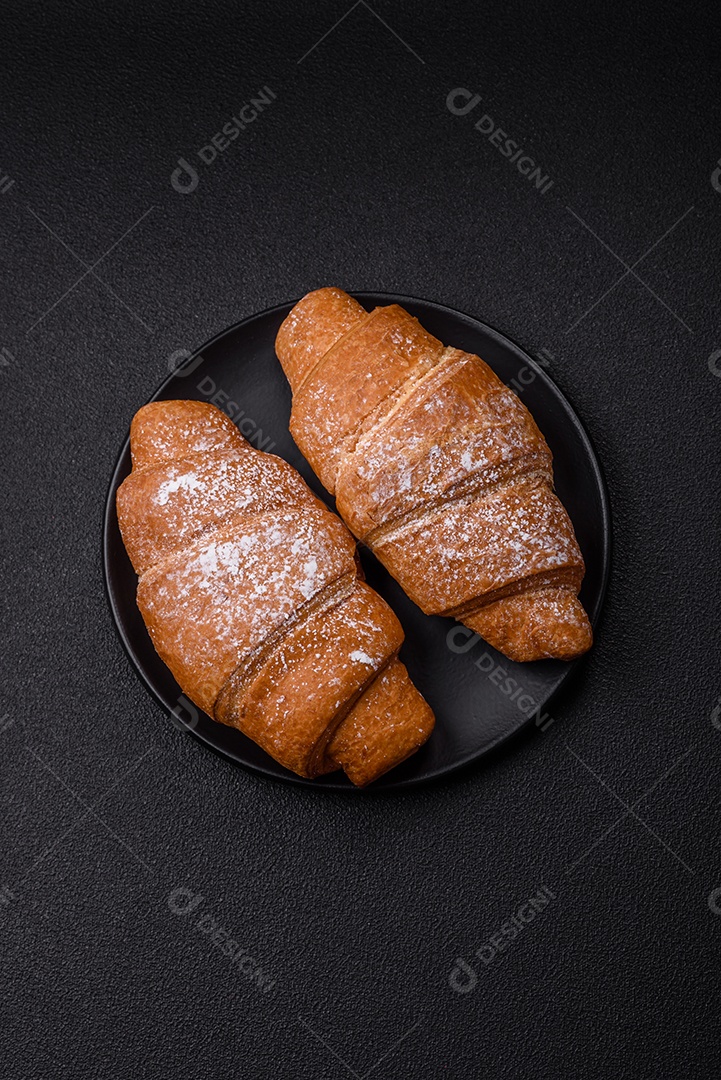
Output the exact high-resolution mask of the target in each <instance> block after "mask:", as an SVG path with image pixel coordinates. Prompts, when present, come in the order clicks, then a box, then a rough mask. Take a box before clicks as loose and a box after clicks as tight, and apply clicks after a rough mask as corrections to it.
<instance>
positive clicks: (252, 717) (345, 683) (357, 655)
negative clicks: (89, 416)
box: [117, 401, 433, 785]
mask: <svg viewBox="0 0 721 1080" xmlns="http://www.w3.org/2000/svg"><path fill="white" fill-rule="evenodd" d="M131 453H132V459H133V470H132V472H131V474H130V475H129V476H128V477H127V478H126V479H125V481H124V482H123V484H122V485H121V486H120V488H119V490H118V494H117V509H118V521H119V524H120V529H121V533H122V536H123V540H124V542H125V546H126V549H127V551H128V554H129V556H130V559H131V561H132V563H133V566H134V567H135V570H136V572H137V573H138V575H139V582H138V593H137V600H138V606H139V608H140V611H141V614H142V616H143V619H144V620H145V624H146V626H147V628H148V632H149V634H150V637H151V639H152V641H153V644H154V645H155V648H156V649H157V651H158V653H159V655H160V656H161V657H162V659H163V660H164V661H165V663H166V664H167V665H168V667H169V668H170V670H171V671H172V673H173V675H174V676H175V678H176V680H177V682H178V684H179V685H180V687H181V688H182V690H183V692H184V693H185V694H186V695H187V696H188V697H189V698H190V699H191V700H192V701H194V702H195V703H196V704H197V705H198V706H199V707H200V708H202V709H203V710H205V711H206V712H207V713H208V714H209V715H210V716H212V717H213V718H214V719H216V720H218V721H220V722H221V723H225V724H229V725H231V726H234V727H237V728H239V729H240V730H241V731H243V732H244V733H245V734H246V735H248V736H249V737H250V738H252V739H254V740H255V742H257V743H258V744H259V745H260V746H262V747H263V749H264V750H266V751H267V752H268V753H269V754H271V755H272V756H273V757H274V758H275V759H276V760H277V761H279V762H280V763H281V764H283V765H284V766H285V767H286V768H289V769H291V770H293V771H294V772H296V773H298V774H299V775H301V776H307V777H313V776H317V775H319V774H321V773H324V772H328V771H331V770H332V769H334V768H343V769H345V771H346V773H347V774H348V775H349V776H350V778H351V779H352V780H353V782H354V783H358V784H360V785H363V784H366V783H370V782H371V781H372V780H375V779H376V778H377V777H378V776H380V775H382V773H384V772H386V771H387V770H388V769H390V768H392V767H393V766H394V765H395V764H397V763H398V762H399V761H402V760H404V759H405V758H406V757H407V756H408V754H409V753H412V752H413V750H415V749H417V748H418V747H419V746H421V745H422V743H423V742H425V740H426V739H427V738H428V736H429V735H430V732H431V730H432V727H433V714H432V713H431V710H430V709H429V708H428V706H427V704H426V703H425V701H424V700H423V698H421V696H420V695H419V694H418V692H417V691H416V690H415V688H414V687H413V685H412V684H411V682H410V679H409V678H408V676H407V674H406V675H405V677H404V678H400V681H399V676H398V674H397V669H398V667H399V665H398V662H397V659H396V658H397V653H398V650H399V648H400V646H401V644H402V641H403V632H402V630H401V627H400V624H399V622H398V620H397V619H396V617H395V615H394V614H393V612H392V611H391V609H390V608H389V607H388V605H387V604H386V603H385V601H383V600H382V599H381V597H380V596H378V594H377V593H375V592H374V591H373V590H372V589H371V588H370V587H369V586H368V585H366V584H365V583H364V582H363V581H360V580H359V578H358V564H357V560H356V553H355V543H354V541H353V538H352V537H351V535H350V534H349V532H348V530H347V529H346V528H345V526H344V525H343V524H342V522H341V521H340V519H339V518H337V517H336V515H335V514H333V513H331V511H329V510H328V508H327V507H326V506H325V505H324V504H323V503H322V502H320V500H319V499H317V498H316V497H315V496H314V495H313V493H312V492H311V491H310V489H309V488H308V487H307V485H306V484H305V483H304V482H303V480H302V479H301V477H300V476H299V475H298V474H297V473H296V472H295V470H294V469H293V468H292V467H291V466H290V465H288V464H287V462H285V461H282V460H281V459H280V458H276V457H273V456H271V455H270V454H264V453H262V452H261V451H259V450H256V449H255V448H254V447H252V446H251V445H250V444H249V443H248V442H247V441H246V440H245V439H244V438H243V436H242V435H241V434H240V432H239V431H238V430H237V428H236V427H235V425H234V424H233V423H232V422H231V421H230V420H229V419H228V417H226V416H225V415H224V414H223V413H222V412H220V410H218V409H216V408H214V407H213V406H211V405H208V404H206V403H204V402H195V401H170V402H154V403H152V404H151V405H146V406H144V408H142V409H141V410H140V411H139V412H138V413H137V415H136V417H135V418H134V420H133V423H132V426H131ZM400 667H402V665H400ZM391 669H392V671H393V672H394V678H393V679H392V680H388V679H387V678H385V673H386V670H391ZM403 670H405V669H403ZM346 725H348V734H347V737H346V739H345V740H344V741H342V742H341V743H340V744H339V745H340V746H341V748H342V749H341V751H340V752H339V753H335V752H334V753H333V754H331V753H330V752H329V744H330V743H331V742H332V740H333V739H334V738H335V737H336V736H337V735H338V734H339V733H340V732H341V731H342V729H343V728H345V726H346Z"/></svg>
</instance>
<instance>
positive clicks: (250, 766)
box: [101, 289, 614, 795]
mask: <svg viewBox="0 0 721 1080" xmlns="http://www.w3.org/2000/svg"><path fill="white" fill-rule="evenodd" d="M311 291H313V290H311ZM346 291H348V292H349V295H351V296H353V297H355V298H356V299H358V300H359V301H360V302H361V303H365V301H366V299H367V298H373V299H372V300H371V301H370V302H371V303H377V302H378V301H379V300H380V301H381V303H385V302H388V303H391V304H400V305H403V304H404V303H405V302H407V301H410V302H411V303H412V304H415V303H417V304H421V305H424V306H426V307H430V308H433V309H435V310H436V311H439V312H441V313H443V314H446V315H448V314H450V315H452V316H454V317H456V318H461V319H465V320H468V321H469V322H471V323H473V324H475V325H476V326H477V327H480V328H481V329H482V330H483V331H484V332H485V333H486V334H488V335H490V336H491V337H493V338H494V339H495V340H496V341H497V342H498V343H499V344H500V345H509V344H510V345H511V346H512V347H513V349H515V350H516V351H517V352H518V353H520V354H521V355H522V356H523V358H524V360H525V361H526V362H527V363H528V364H529V365H530V367H531V369H532V370H533V371H534V373H535V377H536V378H539V377H540V379H541V381H542V382H544V383H545V384H546V386H547V387H549V388H550V390H551V391H552V393H553V394H555V395H556V396H557V397H559V398H560V399H561V401H562V402H563V404H564V405H565V406H566V410H567V413H568V415H569V417H570V419H571V421H572V423H573V425H574V427H575V429H576V431H577V433H578V434H579V436H580V438H581V440H582V442H583V443H584V444H585V447H586V451H587V456H588V459H589V460H590V462H591V465H592V469H593V474H594V479H595V482H596V490H597V491H598V492H599V494H600V507H601V534H602V538H603V559H602V569H601V575H600V584H599V589H598V594H597V600H596V610H595V612H594V614H593V616H592V617H591V625H592V626H593V630H594V644H595V631H596V628H597V625H598V624H599V622H600V620H601V616H602V613H603V610H604V604H605V600H606V593H607V591H608V584H609V579H610V576H611V564H612V556H613V546H614V544H613V526H612V519H611V499H610V493H609V489H608V484H607V483H606V477H605V475H604V472H603V467H602V465H601V461H600V458H599V456H598V453H597V452H596V447H595V446H594V444H593V440H592V439H591V436H590V435H589V433H588V431H587V429H586V426H585V424H584V423H583V421H582V420H581V418H580V416H579V415H578V412H577V411H576V409H575V407H574V405H573V402H572V401H571V400H570V398H569V397H568V395H567V394H566V392H565V391H564V390H562V389H561V387H560V386H558V384H557V383H556V382H555V381H554V380H553V379H552V378H551V377H550V376H549V375H548V373H547V372H546V371H545V369H544V368H542V367H541V365H540V364H539V363H538V362H537V361H536V360H535V359H534V357H533V356H531V355H530V354H529V353H528V352H527V350H526V349H525V348H524V347H523V346H522V345H520V344H519V343H518V342H517V341H516V340H515V339H514V338H512V337H510V336H509V335H508V334H505V333H503V332H502V331H500V330H497V329H496V328H495V327H493V326H490V325H489V324H488V323H485V322H484V321H483V320H482V319H479V318H477V317H476V316H475V315H470V314H468V312H464V311H460V310H459V309H458V308H453V307H449V306H448V305H447V304H441V303H439V302H438V301H435V300H426V299H424V298H422V297H418V296H411V295H409V294H407V293H389V292H383V291H381V292H376V291H373V290H368V289H366V290H363V289H359V290H355V289H350V290H346ZM303 295H307V294H305V293H304V294H303ZM301 299H302V297H298V299H296V300H291V301H285V302H284V303H281V304H274V305H272V306H271V307H268V308H264V309H263V310H261V311H256V312H253V313H252V314H250V315H247V316H245V317H244V318H242V319H239V320H238V322H236V323H233V324H232V325H231V326H228V327H226V328H225V329H224V330H221V331H219V332H218V333H217V334H214V335H213V337H211V338H209V339H208V340H207V341H206V342H204V343H203V344H202V345H201V346H200V347H199V348H197V349H194V350H192V351H191V352H190V355H189V356H188V357H186V359H185V360H184V361H183V362H182V363H180V364H179V365H178V366H177V367H176V368H175V369H174V370H173V371H171V372H170V373H169V374H168V375H167V376H166V378H165V379H163V381H162V382H161V383H160V385H159V386H158V387H157V388H156V390H155V391H154V392H153V394H152V395H151V396H150V397H148V398H147V399H146V401H145V402H144V404H149V403H150V402H152V401H157V400H159V398H160V396H161V394H162V393H163V391H164V390H165V388H166V387H167V386H168V385H169V384H170V383H172V382H173V380H174V379H176V378H178V376H179V373H181V372H182V371H183V369H184V368H186V367H190V366H191V365H192V364H193V363H194V361H195V360H196V359H197V358H198V356H201V355H202V353H203V352H204V351H205V350H207V349H210V348H211V347H212V346H214V345H216V344H217V343H218V342H219V341H222V339H223V338H225V337H228V336H229V335H230V334H234V333H236V332H237V331H238V330H239V329H240V328H241V327H243V326H246V325H248V324H249V323H252V322H255V321H256V320H259V319H263V318H268V317H270V316H272V315H275V314H278V313H280V312H281V311H284V310H286V309H287V310H288V311H289V310H290V309H291V308H293V307H294V306H295V305H296V304H297V303H298V301H299V300H301ZM129 450H130V429H129V426H128V434H127V435H126V437H125V439H124V441H123V443H122V446H121V447H120V450H119V452H118V454H117V456H116V458H115V463H114V465H113V468H112V471H111V474H110V479H109V482H108V485H107V490H106V494H105V502H104V506H103V514H102V545H101V547H102V564H103V585H104V588H105V596H106V600H107V603H108V607H109V609H110V614H111V616H112V621H113V625H114V628H115V632H116V634H117V636H118V638H119V639H120V643H121V645H122V647H123V650H124V652H125V654H126V656H127V657H128V659H129V661H130V664H131V667H132V668H133V670H134V671H135V674H136V676H137V677H138V678H139V680H140V682H141V684H142V685H143V686H145V688H146V689H147V690H149V691H150V694H151V696H152V697H153V698H154V699H155V701H156V702H157V703H158V705H159V706H160V708H161V710H162V711H163V713H164V714H165V713H167V705H166V702H165V701H164V700H163V699H162V697H161V696H160V693H159V691H158V690H156V688H155V686H154V685H153V683H152V682H151V681H150V679H149V678H148V677H147V676H146V674H145V672H144V671H143V670H142V668H141V667H140V666H139V665H138V663H137V661H136V659H135V657H134V655H133V652H132V651H131V647H130V643H129V641H128V635H127V634H126V631H125V628H124V626H123V624H122V622H121V620H120V617H119V613H118V610H117V607H116V604H115V601H114V598H113V592H112V587H111V583H110V580H109V578H110V575H109V562H110V558H109V551H108V546H109V535H110V532H111V530H112V528H113V525H114V524H115V528H117V517H116V521H115V523H114V522H113V520H112V519H113V511H114V499H113V494H114V492H115V491H117V487H118V486H119V485H118V483H117V477H118V471H119V469H120V466H121V462H122V461H123V458H124V457H125V455H126V453H128V452H129ZM592 650H593V647H592V649H591V651H592ZM589 654H590V653H584V654H583V655H582V656H579V657H576V659H574V660H571V661H568V666H567V670H566V672H565V673H564V674H563V677H562V678H561V680H560V682H559V683H558V685H557V686H556V687H555V688H554V689H553V690H552V691H551V692H550V693H549V695H548V697H547V698H545V700H544V707H545V706H546V705H547V704H549V703H550V702H551V701H553V699H554V698H555V697H556V696H557V695H558V694H559V693H560V692H561V690H562V689H563V688H564V687H565V686H566V684H567V683H568V681H569V679H570V678H571V676H572V674H573V673H574V672H575V671H576V670H577V669H578V666H579V664H581V663H582V662H583V661H584V660H586V658H587V657H588V656H589ZM171 674H172V673H171ZM181 693H182V688H181ZM208 719H209V721H210V722H211V723H218V721H215V720H213V718H212V717H210V716H209V717H208ZM180 723H181V724H182V721H180ZM532 726H533V716H532V715H531V716H527V717H524V718H523V719H522V720H521V721H520V722H519V723H518V725H517V726H515V727H513V728H512V729H511V730H510V731H505V732H503V733H501V734H500V735H498V736H496V738H495V739H493V740H492V741H491V742H489V743H487V744H486V745H485V746H484V747H483V749H482V750H480V751H474V752H472V753H470V754H468V755H466V756H465V757H463V758H461V759H459V760H458V761H454V762H453V764H452V765H449V766H446V767H445V768H442V769H440V770H437V771H435V772H432V773H429V774H426V775H423V776H415V777H413V776H412V777H408V778H406V779H403V780H399V781H395V782H394V781H393V780H392V776H393V770H391V771H390V772H389V773H388V774H386V775H384V776H382V777H379V779H378V781H376V782H375V783H373V784H370V785H369V786H368V787H367V788H357V787H355V785H353V784H351V783H350V781H348V780H347V778H345V777H344V778H343V780H340V781H333V780H332V777H333V776H334V775H335V774H332V773H331V774H329V775H328V777H319V778H316V779H309V778H307V777H304V776H297V775H296V774H295V773H292V772H291V771H290V770H288V769H284V768H283V766H282V765H280V763H279V762H274V764H275V765H276V766H277V768H280V769H283V772H282V773H279V772H276V771H275V770H274V769H273V768H271V767H270V766H267V767H266V766H264V765H263V764H262V763H261V764H255V763H251V762H246V761H240V760H238V758H236V757H233V756H232V755H231V754H229V753H228V752H227V751H226V750H224V749H222V748H221V747H219V746H216V745H214V744H213V743H212V742H210V741H209V740H208V739H207V738H206V737H205V736H204V735H203V734H201V733H199V732H197V731H196V730H195V729H193V728H191V727H190V726H188V725H186V724H182V727H183V729H184V730H185V731H186V732H188V733H189V734H190V735H192V736H193V738H194V739H195V740H196V741H197V742H199V743H202V745H203V746H204V747H205V748H206V749H207V750H209V751H211V752H212V753H214V754H216V755H217V756H218V757H221V758H223V760H225V761H228V762H232V764H233V765H235V766H241V767H242V768H244V769H247V770H248V771H250V772H253V773H254V774H256V775H258V776H263V777H265V778H266V779H270V780H275V781H280V782H283V783H290V784H295V785H299V786H301V787H303V788H310V789H314V790H316V791H325V792H331V791H332V792H341V793H350V794H354V795H359V794H364V795H368V794H373V793H375V794H377V795H382V794H396V793H397V792H402V791H406V790H407V789H409V788H417V787H420V786H422V785H429V784H434V783H438V782H439V781H441V780H443V779H444V778H447V777H450V776H452V775H453V774H454V773H457V772H459V771H460V770H462V769H465V768H468V767H469V766H471V765H472V764H474V763H478V762H480V761H481V760H482V759H483V758H485V757H487V756H488V755H489V754H491V753H493V752H497V751H498V750H499V749H500V748H501V747H502V746H503V745H504V743H506V742H509V741H510V740H512V739H514V738H517V737H518V736H519V735H521V734H522V733H523V732H527V731H528V730H529V729H530V728H531V727H532ZM241 734H242V732H241ZM246 737H247V736H246ZM269 761H273V759H272V758H269ZM386 776H387V777H388V781H386ZM319 781H320V782H319ZM384 781H386V782H385V783H384Z"/></svg>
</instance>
